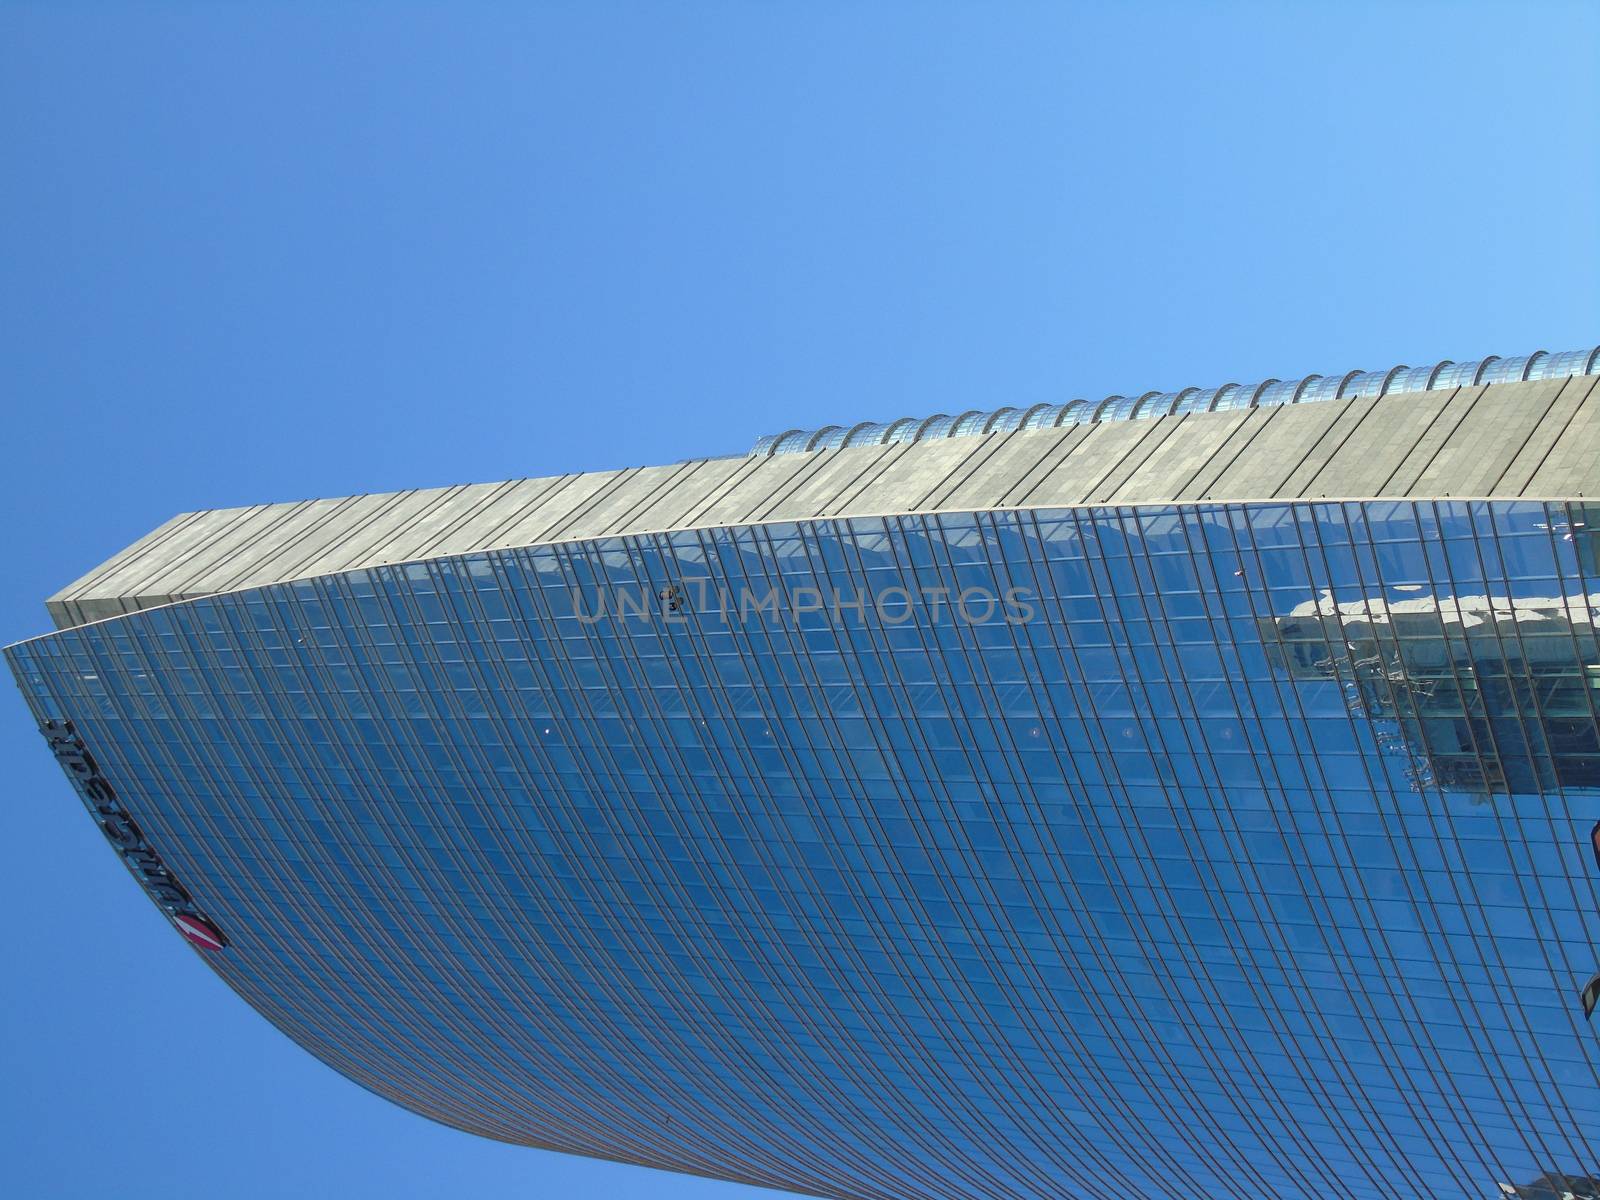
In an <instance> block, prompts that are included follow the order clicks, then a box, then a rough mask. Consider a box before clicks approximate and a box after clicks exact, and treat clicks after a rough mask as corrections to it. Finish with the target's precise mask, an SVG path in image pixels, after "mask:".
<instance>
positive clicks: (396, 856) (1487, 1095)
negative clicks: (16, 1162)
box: [8, 415, 1600, 1200]
mask: <svg viewBox="0 0 1600 1200" xmlns="http://www.w3.org/2000/svg"><path fill="white" fill-rule="evenodd" d="M1027 419H1028V418H1027V417H1026V416H1020V415H1019V421H1022V422H1023V423H1025V422H1026V420H1027ZM1596 515H1597V514H1595V512H1594V510H1593V509H1589V510H1585V509H1583V508H1582V507H1581V506H1563V505H1555V504H1543V503H1527V502H1516V501H1505V502H1498V501H1497V502H1471V503H1468V502H1449V501H1439V502H1412V501H1403V502H1390V501H1383V502H1377V501H1373V502H1365V503H1332V502H1327V503H1264V504H1250V505H1231V504H1230V505H1224V504H1199V505H1181V506H1146V507H1138V508H1091V509H1059V510H1023V511H1017V510H1008V511H996V512H978V513H943V514H938V515H912V516H903V517H896V518H886V519H868V520H862V519H857V520H849V521H831V520H817V521H811V522H802V523H786V524H773V525H755V526H736V527H731V528H716V529H707V530H700V531H692V532H686V533H675V534H661V535H640V536H631V537H623V538H613V539H606V540H598V541H585V542H573V543H568V544H560V545H551V546H540V547H533V548H527V549H517V550H507V551H493V552H484V553H476V554H470V555H464V556H457V557H450V558H441V559H436V560H431V561H425V562H419V563H411V564H407V565H398V566H393V567H383V568H377V569H371V570H362V571H354V572H347V573H344V574H340V575H333V576H327V577H324V578H319V579H313V580H306V581H300V582H294V583H288V584H282V585H276V586H272V587H267V588H263V589H258V590H253V591H244V592H237V593H232V594H227V595H221V596H215V597H210V598H206V599H201V600H194V601H189V602H185V603H181V604H175V605H171V606H168V607H163V608H156V609H151V610H148V611H144V612H140V613H136V614H133V615H129V616H126V617H121V618H117V619H114V620H109V621H103V622H100V623H97V624H91V625H86V626H83V627H81V628H77V629H71V630H67V631H65V632H61V633H57V634H53V635H50V636H48V637H44V638H40V639H37V640H35V641H32V642H27V643H23V644H21V645H19V646H15V647H12V648H11V649H10V650H9V651H8V656H9V658H10V661H11V665H12V668H13V671H14V672H15V674H16V676H17V678H18V680H19V682H20V684H21V686H22V688H23V690H24V692H25V693H26V694H27V696H28V698H29V700H30V703H31V704H32V705H33V708H34V710H35V714H36V716H37V717H38V718H39V719H40V720H41V721H57V722H71V723H72V726H73V728H74V730H75V732H76V736H78V737H80V738H81V739H82V742H83V745H84V746H85V747H86V748H87V753H89V754H92V755H93V758H94V762H95V766H96V768H97V770H98V771H99V772H100V773H101V774H102V775H103V776H104V778H105V779H106V780H109V781H110V783H111V784H112V785H113V786H114V787H115V788H116V789H117V792H118V795H119V798H120V802H121V804H122V805H123V806H124V807H125V808H126V809H127V810H128V812H129V813H131V815H132V818H133V819H135V820H137V822H138V823H139V826H140V828H141V829H142V831H143V834H144V836H145V838H146V839H147V840H148V841H149V843H150V845H151V846H153V847H154V848H155V849H156V850H157V851H158V852H159V853H160V855H161V856H162V857H163V859H164V861H165V863H166V864H167V866H168V867H169V868H170V870H171V871H172V873H173V874H174V875H175V877H177V878H179V879H181V880H182V881H183V884H184V887H185V888H186V889H187V890H188V892H189V893H191V894H192V897H193V900H194V902H195V903H196V904H197V905H198V906H199V907H200V908H201V909H203V910H204V912H205V914H206V915H207V917H208V918H209V919H210V920H211V921H212V922H214V923H215V925H216V927H217V928H218V930H219V931H221V932H222V933H223V934H225V935H226V938H227V941H228V945H227V947H226V948H225V949H221V950H216V951H209V952H208V951H197V952H200V953H205V954H206V959H207V962H208V963H209V964H210V965H212V966H213V967H214V968H215V969H216V970H217V971H218V972H219V973H220V974H221V975H222V976H223V977H224V978H225V979H227V981H228V982H229V983H230V984H231V985H232V986H233V987H234V988H235V989H236V990H237V991H238V992H239V993H240V994H241V995H242V996H243V997H244V998H245V999H246V1000H248V1001H249V1002H250V1003H251V1004H252V1005H254V1006H255V1007H256V1008H258V1009H259V1010H260V1011H261V1012H263V1013H264V1014H265V1015H266V1016H267V1017H268V1018H270V1019H271V1020H272V1021H273V1022H274V1023H276V1024H277V1025H279V1026H280V1027H281V1028H282V1029H284V1030H285V1031H286V1032H287V1033H288V1034H289V1035H290V1036H291V1037H293V1038H294V1039H295V1040H297V1041H298V1042H300V1043H301V1044H302V1045H304V1046H306V1047H307V1048H308V1049H310V1050H311V1051H312V1052H313V1053H315V1054H316V1055H318V1056H319V1057H320V1058H322V1059H323V1060H325V1061H326V1062H328V1063H330V1064H332V1065H333V1066H334V1067H336V1068H337V1069H339V1070H340V1071H342V1072H344V1073H345V1074H347V1075H349V1076H350V1077H351V1078H353V1079H355V1080H357V1081H359V1082H361V1083H363V1084H365V1085H366V1086H368V1087H370V1088H372V1089H374V1090H375V1091H377V1092H379V1093H381V1094H383V1095H385V1096H388V1097H390V1098H392V1099H394V1100H396V1101H398V1102H399V1103H401V1104H404V1105H406V1106H407V1107H409V1108H411V1109H414V1110H416V1111H418V1112H421V1113H424V1114H427V1115H429V1116H432V1117H434V1118H437V1119H439V1120H442V1121H446V1122H449V1123H451V1124H453V1125H457V1126H459V1127H461V1128H464V1129H468V1130H472V1131H475V1132H479V1133H483V1134H487V1135H489V1136H492V1137H497V1138H503V1139H507V1140H511V1141H517V1142H525V1143H530V1144H535V1145H541V1146H549V1147H553V1148H557V1149H564V1150H572V1151H580V1152H583V1153H588V1154H597V1155H602V1156H605V1157H610V1158H618V1159H624V1160H628V1161H632V1162H639V1163H645V1164H649V1165H654V1166H660V1167H668V1168H672V1169H677V1170H683V1171H692V1172H697V1173H702V1174H708V1175H714V1176H718V1177H723V1178H730V1179H739V1180H745V1181H749V1182H756V1183H766V1184H772V1185H776V1186H783V1187H789V1188H794V1189H797V1190H804V1191H813V1192H816V1193H818V1194H822V1195H831V1196H840V1197H881V1198H889V1197H895V1198H904V1197H985V1198H993V1197H1014V1198H1019V1200H1020V1198H1024V1197H1030V1198H1031V1197H1041V1196H1053V1197H1054V1196H1061V1197H1074V1198H1078V1200H1111V1198H1113V1197H1115V1198H1118V1200H1126V1198H1140V1200H1158V1198H1160V1200H1166V1198H1169V1197H1172V1196H1185V1197H1191V1196H1192V1197H1223V1196H1245V1195H1261V1196H1307V1197H1311V1196H1314V1197H1318V1198H1319V1200H1330V1198H1335V1197H1337V1198H1347V1200H1392V1198H1394V1197H1418V1198H1419V1200H1421V1198H1423V1197H1427V1198H1432V1197H1445V1196H1448V1197H1468V1198H1476V1197H1483V1198H1484V1200H1489V1198H1491V1197H1496V1196H1501V1195H1505V1194H1525V1195H1530V1196H1532V1195H1541V1194H1542V1192H1539V1191H1537V1190H1527V1191H1523V1192H1520V1193H1519V1192H1515V1191H1514V1189H1517V1188H1528V1189H1537V1188H1540V1187H1544V1186H1545V1184H1546V1182H1547V1181H1549V1180H1559V1179H1570V1180H1578V1179H1579V1177H1580V1176H1585V1175H1587V1174H1589V1173H1590V1172H1591V1170H1592V1167H1593V1165H1594V1164H1595V1163H1596V1162H1600V1040H1597V1031H1596V1029H1595V1027H1594V1026H1593V1025H1592V1024H1590V1023H1589V1022H1587V1021H1586V1020H1585V1017H1584V1014H1583V1011H1582V1008H1581V1006H1580V1002H1579V999H1580V991H1581V989H1582V988H1583V987H1584V984H1585V982H1586V981H1588V980H1589V979H1591V978H1592V977H1593V976H1594V975H1595V973H1596V970H1597V969H1600V951H1597V946H1600V865H1597V861H1596V857H1595V854H1596V850H1595V843H1594V841H1593V835H1592V833H1591V830H1592V829H1593V828H1594V826H1595V823H1596V821H1597V819H1600V788H1597V786H1596V785H1597V783H1600V740H1597V731H1600V721H1597V715H1596V704H1597V703H1600V648H1597V645H1596V637H1595V625H1596V621H1597V619H1600V569H1597V562H1596V550H1597V546H1596V535H1595V533H1594V532H1593V531H1594V530H1595V529H1596V528H1600V521H1597V520H1595V519H1594V518H1595V516H1596ZM1530 1181H1532V1182H1530Z"/></svg>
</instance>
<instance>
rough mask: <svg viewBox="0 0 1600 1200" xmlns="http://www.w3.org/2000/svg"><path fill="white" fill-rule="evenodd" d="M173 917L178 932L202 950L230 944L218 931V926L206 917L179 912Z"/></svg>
mask: <svg viewBox="0 0 1600 1200" xmlns="http://www.w3.org/2000/svg"><path fill="white" fill-rule="evenodd" d="M172 919H173V921H174V922H175V923H176V924H177V926H178V932H179V933H181V934H183V936H184V937H186V938H188V939H189V940H190V941H191V942H193V943H194V944H195V945H196V946H199V947H200V948H201V949H202V950H221V949H222V948H223V947H224V946H226V945H227V944H228V943H227V940H226V939H224V938H223V936H222V935H221V934H220V933H218V932H217V929H216V926H214V925H212V924H211V922H210V921H207V920H206V919H205V918H204V917H191V916H189V915H187V914H186V913H177V914H174V916H173V918H172Z"/></svg>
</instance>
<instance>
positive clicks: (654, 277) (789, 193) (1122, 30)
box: [0, 0, 1600, 1200]
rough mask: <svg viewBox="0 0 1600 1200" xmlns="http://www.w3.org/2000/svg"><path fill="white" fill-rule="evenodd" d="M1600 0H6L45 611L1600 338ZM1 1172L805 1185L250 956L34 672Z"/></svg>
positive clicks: (16, 850)
mask: <svg viewBox="0 0 1600 1200" xmlns="http://www.w3.org/2000/svg"><path fill="white" fill-rule="evenodd" d="M1597 61H1600V7H1596V6H1595V5H1593V4H1592V3H1572V4H1559V3H1543V4H1529V3H1516V4H1504V5H1482V4H1477V5H1475V4H1455V3H1410V4H1407V3H1386V4H1381V5H1370V6H1367V5H1345V4H1339V5H1329V4H1324V3H1319V4H1314V5H1309V4H1308V5H1305V6H1294V5H1281V4H1266V3H1257V4H1207V5H1192V4H1182V5H1171V6H1162V5H1155V4H1139V5H1111V4H1097V5H1083V6H1077V5H1071V4H1066V3H1057V4H1037V5H1035V4H1021V3H1003V2H1001V0H989V2H987V3H963V4H954V3H935V2H931V0H923V2H919V3H888V2H878V3H849V4H846V3H835V2H828V0H811V2H810V3H776V2H765V3H763V2H757V0H746V2H744V3H711V2H695V0H678V2H675V3H635V4H621V3H608V2H603V0H589V2H584V3H544V4H540V3H526V4H510V3H507V4H501V5H495V4H481V3H478V4H474V3H463V2H456V3H450V4H444V3H439V4H433V5H424V4H402V3H391V4H378V3H373V4H338V3H322V4H291V3H282V4H278V5H272V6H269V5H252V4H244V3H232V4H225V5H224V4H201V3H193V4H132V3H130V4H122V5H109V4H83V3H71V2H67V0H49V2H40V3H16V2H5V0H0V403H3V405H4V423H3V426H0V429H3V431H4V433H3V437H4V445H5V449H6V453H5V459H4V462H5V466H4V469H3V472H0V514H3V520H0V562H4V564H5V570H4V574H3V576H0V579H3V582H4V587H3V588H0V641H12V640H16V639H18V638H21V637H25V636H29V635H33V634H36V633H39V632H42V631H43V630H44V629H45V627H46V624H45V618H44V612H43V609H42V606H41V603H40V602H41V601H42V600H43V598H44V597H45V596H46V595H47V594H48V593H50V592H51V591H53V590H55V589H56V588H58V587H59V586H61V585H62V584H64V583H65V582H67V581H69V580H70V579H72V578H74V577H76V576H77V575H78V574H80V573H81V572H83V571H84V570H85V569H87V568H88V567H90V566H92V565H93V564H95V563H96V562H98V561H99V560H100V559H101V558H103V557H105V556H106V555H109V554H110V553H112V552H113V551H115V550H117V549H119V548H120V547H121V546H123V545H124V544H126V543H127V542H128V541H130V540H131V539H133V538H135V537H137V536H139V535H140V534H142V533H144V532H145V531H146V530H148V529H149V528H151V527H152V526H154V525H156V524H158V523H159V522H161V521H163V520H165V519H166V518H167V517H168V516H170V515H172V514H173V513H175V512H178V511H181V510H185V509H193V508H208V507H217V506H224V505H235V504H247V503H255V502H259V501H270V500H288V499H297V498H304V497H310V496H324V495H344V494H348V493H351V492H363V491H383V490H389V489H395V488H403V487H412V486H419V485H434V484H446V483H457V482H465V481H473V480H493V479H502V478H510V477H513V476H525V475H542V474H553V473H559V472H564V471H572V470H583V469H591V468H607V467H618V466H627V465H636V464H644V463H659V462H667V461H671V460H674V459H677V458H682V457H687V456H694V455H702V454H708V453H710V454H715V453H729V452H739V451H742V450H745V449H747V448H748V446H749V444H750V443H751V442H752V441H753V440H754V439H755V438H756V436H757V435H759V434H762V433H767V432H770V431H773V430H776V429H782V428H786V427H788V426H791V425H794V426H810V425H816V424H822V423H827V422H830V421H853V420H858V419H866V418H886V417H892V416H896V415H902V414H907V413H920V412H934V411H959V410H961V409H965V408H973V407H976V408H988V407H994V406H997V405H1000V404H1019V405H1020V404H1032V403H1035V402H1039V401H1045V400H1052V401H1054V400H1061V399H1066V398H1071V397H1075V396H1085V397H1091V398H1098V397H1100V396H1104V395H1106V394H1109V393H1111V392H1117V391H1127V390H1130V389H1133V390H1146V389H1149V388H1163V389H1171V388H1179V387H1183V386H1185V385H1189V384H1218V383H1223V382H1227V381H1229V380H1248V379H1256V378H1260V377H1263V376H1270V375H1280V376H1282V375H1290V374H1302V373H1306V372H1310V371H1321V372H1332V371H1334V370H1340V369H1348V368H1353V367H1368V368H1371V367H1378V366H1388V365H1392V364H1394V363H1397V362H1412V363H1416V362H1423V361H1431V360H1433V359H1437V358H1441V357H1450V358H1457V359H1464V358H1472V357H1478V356H1481V355H1483V354H1488V353H1500V354H1512V353H1523V352H1528V351H1532V350H1536V349H1541V348H1546V349H1552V350H1555V349H1568V348H1576V347H1578V346H1583V345H1590V344H1593V343H1595V342H1597V341H1600V72H1597V71H1596V63H1597ZM0 764H3V771H4V779H5V789H4V791H5V795H4V806H5V813H6V820H7V835H8V836H7V842H8V845H7V851H6V854H5V858H6V862H7V884H8V886H7V889H6V890H7V893H8V897H9V898H8V901H7V903H6V904H5V905H4V906H3V908H0V922H3V938H4V942H3V954H4V963H5V969H4V974H3V979H4V983H3V985H0V986H3V994H0V1089H3V1090H0V1194H4V1195H6V1196H17V1197H29V1198H31V1197H55V1196H63V1197H65V1196H71V1197H80V1196H81V1197H97V1198H98V1197H112V1196H114V1197H118V1198H136V1200H137V1198H141V1197H164V1198H170V1200H181V1198H186V1197H204V1198H207V1200H210V1198H213V1197H223V1196H225V1197H263V1198H266V1197H271V1198H273V1200H277V1198H279V1197H283V1196H286V1195H294V1196H308V1197H321V1196H330V1197H332V1196H340V1197H367V1196H373V1197H385V1198H386V1200H409V1198H412V1197H452V1198H454V1197H462V1196H471V1197H474V1198H482V1197H487V1198H493V1197H499V1196H506V1197H537V1196H564V1195H572V1194H578V1195H587V1196H594V1197H607V1198H612V1197H616V1198H623V1200H629V1198H651V1200H690V1198H704V1200H736V1198H738V1197H745V1196H748V1197H752V1198H754V1197H758V1196H764V1195H765V1196H770V1195H774V1193H769V1192H756V1191H753V1190H749V1189H741V1188H737V1187H733V1186H730V1185H725V1184H718V1183H712V1182H707V1181H701V1180H693V1179H687V1178H682V1177H677V1176H671V1175H665V1174H660V1173H655V1172H649V1171H643V1170H638V1169H634V1168H627V1167H620V1166H613V1165H610V1164H605V1163H596V1162H588V1161H584V1160H581V1159H574V1158H566V1157H561V1156H557V1155H553V1154H548V1153H543V1152H538V1151H531V1150H522V1149H517V1148H513V1147H508V1146H502V1145H498V1144H495V1143H491V1142H488V1141H483V1140H479V1139H475V1138H472V1137H469V1136H467V1135H465V1134H459V1133H455V1132H453V1131H451V1130H448V1129H444V1128H442V1127H440V1126H436V1125H432V1124H429V1123H428V1122H426V1121H423V1120H422V1119H420V1118H417V1117H413V1116H410V1115H408V1114H407V1113H405V1112H403V1111H401V1110H400V1109H398V1108H395V1107H393V1106H391V1105H389V1104H387V1103H386V1102H384V1101H381V1100H378V1099H376V1098H375V1097H373V1096H370V1095H369V1094H367V1093H366V1092H364V1091H362V1090H361V1089H360V1088H358V1087H357V1086H356V1085H354V1084H352V1083H348V1082H346V1081H345V1080H344V1079H342V1078H341V1077H339V1076H337V1075H335V1074H334V1073H333V1072H331V1071H329V1070H328V1069H327V1068H325V1067H323V1066H321V1065H320V1064H318V1063H316V1062H315V1061H314V1060H312V1059H311V1058H310V1057H309V1056H308V1055H306V1054H304V1053H302V1052H301V1051H300V1050H298V1049H297V1048H295V1047H294V1046H293V1045H291V1044H290V1043H289V1042H288V1041H286V1040H285V1039H284V1038H283V1037H282V1036H280V1035H279V1034H278V1033H277V1032H275V1031H274V1030H273V1029H272V1028H270V1027H269V1026H268V1025H267V1024H266V1022H265V1021H264V1020H262V1019H260V1018H259V1017H257V1016H256V1015H255V1014H254V1013H253V1012H251V1011H250V1010H248V1009H247V1008H246V1007H245V1006H244V1005H243V1004H242V1002H240V1001H239V1000H237V999H236V998H235V997H234V996H233V995H232V994H231V993H229V992H228V991H227V990H226V989H225V988H224V987H223V985H222V984H221V983H220V982H219V981H218V980H216V979H215V978H214V977H213V976H211V974H210V973H209V972H208V971H207V970H206V969H205V968H204V966H203V965H202V964H201V962H200V961H199V959H198V958H197V957H196V956H195V955H194V954H192V953H191V952H190V951H189V950H187V949H186V948H185V946H184V945H183V944H182V943H181V942H180V940H179V939H178V938H177V937H176V936H175V935H174V934H173V933H172V931H171V929H170V928H169V927H168V926H167V924H166V923H165V922H164V921H163V920H162V919H161V918H160V917H159V916H158V915H157V913H156V911H155V910H154V908H153V907H152V906H151V905H150V904H149V903H148V902H147V901H145V900H144V899H143V898H142V896H141V895H140V893H139V891H138V889H137V888H136V886H135V885H134V883H133V882H132V880H131V879H130V877H129V876H128V875H127V873H126V872H125V871H124V869H123V868H122V867H121V866H120V865H119V864H118V862H117V861H116V859H115V858H114V856H113V855H112V854H111V853H110V852H109V851H108V850H107V848H106V846H105V845H104V843H103V841H102V839H101V838H100V835H99V834H98V833H96V832H95V830H94V829H93V828H92V826H91V825H90V823H89V822H88V821H87V820H86V819H85V817H84V815H83V812H82V810H81V807H80V806H79V804H78V802H77V801H76V799H74V797H73V795H72V793H71V792H70V790H69V789H68V787H67V785H66V784H65V782H64V781H63V780H62V778H61V777H60V775H59V772H57V771H56V769H55V768H54V767H53V766H52V765H51V764H50V762H49V760H48V756H47V755H46V753H45V751H44V747H43V745H42V743H41V741H40V739H39V738H38V736H37V734H35V733H34V732H33V731H32V728H31V724H30V722H29V721H28V720H27V718H26V715H25V713H24V711H23V709H22V706H21V704H20V702H19V701H18V699H17V697H16V695H15V693H14V692H13V691H12V690H11V688H10V687H9V685H0Z"/></svg>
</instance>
